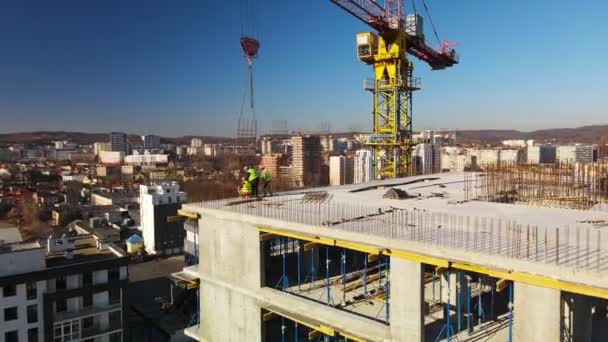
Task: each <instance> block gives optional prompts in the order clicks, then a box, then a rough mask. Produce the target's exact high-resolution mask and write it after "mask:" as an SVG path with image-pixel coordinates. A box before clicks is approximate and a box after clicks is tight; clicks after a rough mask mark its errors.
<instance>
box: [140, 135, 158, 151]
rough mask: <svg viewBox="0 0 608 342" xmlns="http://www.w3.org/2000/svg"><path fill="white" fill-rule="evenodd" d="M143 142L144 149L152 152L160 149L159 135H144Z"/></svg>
mask: <svg viewBox="0 0 608 342" xmlns="http://www.w3.org/2000/svg"><path fill="white" fill-rule="evenodd" d="M141 141H142V143H143V145H144V149H146V150H152V149H159V148H160V137H159V136H158V135H152V134H148V135H142V137H141Z"/></svg>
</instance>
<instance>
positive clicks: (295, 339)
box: [293, 322, 298, 342]
mask: <svg viewBox="0 0 608 342" xmlns="http://www.w3.org/2000/svg"><path fill="white" fill-rule="evenodd" d="M293 331H294V337H295V338H294V341H295V342H298V322H293Z"/></svg>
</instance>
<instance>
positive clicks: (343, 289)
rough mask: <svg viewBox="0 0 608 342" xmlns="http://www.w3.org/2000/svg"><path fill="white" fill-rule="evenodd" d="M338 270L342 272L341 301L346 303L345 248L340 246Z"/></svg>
mask: <svg viewBox="0 0 608 342" xmlns="http://www.w3.org/2000/svg"><path fill="white" fill-rule="evenodd" d="M340 271H341V272H342V302H344V303H346V249H344V248H342V263H341V265H340Z"/></svg>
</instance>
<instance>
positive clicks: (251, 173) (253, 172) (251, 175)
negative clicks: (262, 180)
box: [247, 168, 258, 182]
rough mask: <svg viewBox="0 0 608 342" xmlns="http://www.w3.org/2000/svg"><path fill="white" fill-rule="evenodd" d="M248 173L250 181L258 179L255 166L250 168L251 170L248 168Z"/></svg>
mask: <svg viewBox="0 0 608 342" xmlns="http://www.w3.org/2000/svg"><path fill="white" fill-rule="evenodd" d="M247 173H248V174H249V179H248V181H250V182H251V181H252V180H256V179H258V172H257V171H256V170H255V169H254V168H250V169H249V170H247Z"/></svg>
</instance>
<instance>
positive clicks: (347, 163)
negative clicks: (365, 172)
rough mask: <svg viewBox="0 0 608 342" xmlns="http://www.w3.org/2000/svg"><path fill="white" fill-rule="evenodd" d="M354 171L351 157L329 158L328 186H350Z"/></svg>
mask: <svg viewBox="0 0 608 342" xmlns="http://www.w3.org/2000/svg"><path fill="white" fill-rule="evenodd" d="M354 169H355V160H354V158H353V157H346V156H331V157H329V185H344V184H352V183H353V176H354Z"/></svg>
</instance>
